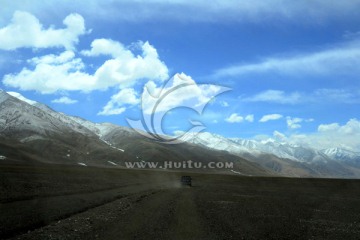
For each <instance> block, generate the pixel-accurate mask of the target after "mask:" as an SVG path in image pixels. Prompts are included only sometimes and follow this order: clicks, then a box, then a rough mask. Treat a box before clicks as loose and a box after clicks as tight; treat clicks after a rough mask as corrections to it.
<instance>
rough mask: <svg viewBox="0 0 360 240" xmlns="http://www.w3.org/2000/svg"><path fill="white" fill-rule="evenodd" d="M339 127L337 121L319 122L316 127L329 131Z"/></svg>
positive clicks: (320, 130) (319, 129)
mask: <svg viewBox="0 0 360 240" xmlns="http://www.w3.org/2000/svg"><path fill="white" fill-rule="evenodd" d="M339 128H340V125H339V124H338V123H331V124H320V125H319V127H318V131H319V132H329V131H336V130H338V129H339Z"/></svg>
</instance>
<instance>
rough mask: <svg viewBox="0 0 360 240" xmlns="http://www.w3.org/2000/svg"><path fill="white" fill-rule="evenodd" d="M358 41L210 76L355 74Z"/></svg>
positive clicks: (359, 59) (358, 61)
mask: <svg viewBox="0 0 360 240" xmlns="http://www.w3.org/2000/svg"><path fill="white" fill-rule="evenodd" d="M359 64H360V43H359V40H357V41H352V42H348V43H345V44H343V46H340V47H336V48H332V49H327V50H323V51H319V52H314V53H306V54H302V55H296V56H292V57H282V58H267V59H265V60H263V61H261V62H258V63H249V64H240V65H234V66H230V67H225V68H222V69H219V70H217V71H216V72H215V74H214V77H226V76H239V75H244V74H248V73H268V72H278V73H283V74H289V75H298V74H299V73H301V74H306V73H310V74H321V75H327V74H334V73H342V74H349V73H353V72H359V69H358V66H359Z"/></svg>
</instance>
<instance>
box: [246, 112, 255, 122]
mask: <svg viewBox="0 0 360 240" xmlns="http://www.w3.org/2000/svg"><path fill="white" fill-rule="evenodd" d="M245 120H246V121H248V122H254V115H253V114H250V115H247V116H246V117H245Z"/></svg>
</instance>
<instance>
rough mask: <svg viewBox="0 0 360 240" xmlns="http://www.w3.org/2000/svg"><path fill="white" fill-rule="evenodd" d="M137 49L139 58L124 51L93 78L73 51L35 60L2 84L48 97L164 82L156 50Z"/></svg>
mask: <svg viewBox="0 0 360 240" xmlns="http://www.w3.org/2000/svg"><path fill="white" fill-rule="evenodd" d="M106 41H108V42H109V41H111V43H113V44H114V43H116V42H115V41H112V40H105V42H106ZM117 44H118V45H121V44H120V43H117ZM138 47H139V49H140V50H141V51H142V55H141V56H134V55H133V54H132V52H131V51H129V50H126V51H124V52H126V54H122V55H119V56H118V57H116V58H111V59H109V60H106V61H105V62H104V63H103V64H102V65H101V66H100V67H99V68H98V69H97V70H96V71H95V73H94V74H88V73H87V72H86V71H85V64H84V62H83V61H82V59H81V58H78V57H76V56H75V53H74V52H73V51H65V52H63V53H61V54H59V55H54V54H50V55H46V56H42V57H35V58H32V59H30V60H29V61H28V62H29V64H31V65H32V66H33V68H31V69H30V68H27V67H24V68H23V69H22V70H21V71H20V72H19V73H17V74H7V75H5V76H4V78H3V83H4V84H5V85H6V86H9V87H15V88H19V89H21V90H35V91H38V92H40V93H43V94H49V93H54V92H57V91H61V90H65V91H84V92H90V91H93V90H106V89H107V88H109V87H114V86H117V87H119V88H126V87H129V86H132V85H135V84H136V83H137V81H138V80H144V79H154V80H160V81H163V80H165V79H167V78H168V69H167V67H166V65H165V63H163V62H162V61H161V60H160V59H159V56H158V54H157V51H156V49H155V48H154V47H153V46H152V45H150V44H149V43H148V42H145V43H138ZM90 52H91V54H90V53H88V55H89V56H95V55H94V52H96V53H99V54H100V53H102V54H105V51H100V50H99V49H98V50H96V51H92V50H90Z"/></svg>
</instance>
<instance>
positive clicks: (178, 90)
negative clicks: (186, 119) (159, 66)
mask: <svg viewBox="0 0 360 240" xmlns="http://www.w3.org/2000/svg"><path fill="white" fill-rule="evenodd" d="M228 90H230V89H229V88H226V87H221V86H217V85H211V84H197V83H196V82H195V80H194V79H192V78H191V76H188V75H186V74H185V73H180V74H179V73H178V74H175V75H174V76H173V77H172V78H171V79H170V80H169V81H168V82H167V83H166V84H165V86H157V84H156V83H155V82H153V81H149V82H148V83H146V85H145V87H144V92H143V95H142V110H143V112H144V113H145V114H152V113H153V112H154V111H156V112H166V111H169V110H171V109H174V108H177V107H187V108H190V109H192V110H196V111H198V113H200V112H202V110H203V108H204V107H205V106H206V104H207V103H209V102H210V101H211V100H212V99H213V98H214V97H215V96H216V95H218V94H220V93H223V92H225V91H228Z"/></svg>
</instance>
